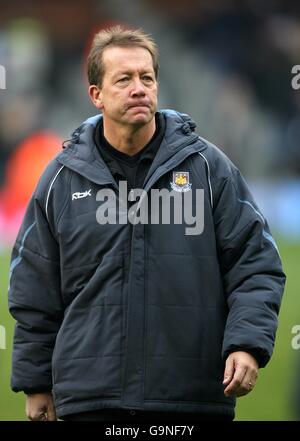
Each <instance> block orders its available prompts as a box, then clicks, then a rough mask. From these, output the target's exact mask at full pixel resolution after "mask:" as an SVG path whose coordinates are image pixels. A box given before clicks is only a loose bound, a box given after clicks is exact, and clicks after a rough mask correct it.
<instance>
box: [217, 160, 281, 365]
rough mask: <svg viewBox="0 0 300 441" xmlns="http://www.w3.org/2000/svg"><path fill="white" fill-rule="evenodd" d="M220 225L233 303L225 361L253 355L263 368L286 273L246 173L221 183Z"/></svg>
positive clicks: (226, 283) (226, 286) (225, 272)
mask: <svg viewBox="0 0 300 441" xmlns="http://www.w3.org/2000/svg"><path fill="white" fill-rule="evenodd" d="M216 186H217V188H218V189H217V192H216V193H217V194H216V200H215V207H214V222H215V231H216V239H217V247H218V255H219V261H220V267H221V272H222V276H223V286H224V291H225V295H226V300H227V305H228V317H227V322H226V328H225V333H224V339H223V354H222V355H223V358H224V359H226V358H227V356H228V355H229V353H231V352H233V351H236V350H245V351H248V352H250V353H252V354H253V355H254V356H255V358H256V359H257V361H258V363H259V366H260V367H263V366H265V365H266V363H267V362H268V360H269V359H270V357H271V355H272V352H273V347H274V341H275V334H276V329H277V317H278V313H279V308H280V304H281V298H282V294H283V289H284V284H285V275H284V273H283V270H282V265H281V260H280V256H279V252H278V249H277V246H276V244H275V241H274V239H273V237H272V236H271V233H270V230H269V227H268V224H267V222H266V220H265V219H264V217H263V215H262V214H261V213H260V211H259V209H258V207H257V206H256V204H255V202H254V200H253V197H252V195H251V193H250V191H249V189H248V187H247V184H246V182H245V180H244V179H243V177H242V176H241V174H240V172H239V171H238V170H237V169H236V168H234V169H232V170H231V173H230V174H229V175H228V176H227V177H225V178H222V179H219V180H218V181H216V182H215V187H216Z"/></svg>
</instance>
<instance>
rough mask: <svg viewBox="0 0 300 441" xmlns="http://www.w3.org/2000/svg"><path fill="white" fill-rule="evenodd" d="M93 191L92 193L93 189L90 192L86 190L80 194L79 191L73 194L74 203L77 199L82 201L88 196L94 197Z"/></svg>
mask: <svg viewBox="0 0 300 441" xmlns="http://www.w3.org/2000/svg"><path fill="white" fill-rule="evenodd" d="M91 191H92V189H91V188H90V189H89V190H86V191H84V192H83V193H80V192H79V191H77V192H76V193H73V194H72V201H74V200H75V199H81V198H86V197H87V196H92V195H91Z"/></svg>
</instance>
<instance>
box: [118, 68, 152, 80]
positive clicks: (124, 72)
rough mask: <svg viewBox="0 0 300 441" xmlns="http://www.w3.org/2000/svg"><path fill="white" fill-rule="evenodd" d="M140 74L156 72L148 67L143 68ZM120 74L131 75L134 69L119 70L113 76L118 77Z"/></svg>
mask: <svg viewBox="0 0 300 441" xmlns="http://www.w3.org/2000/svg"><path fill="white" fill-rule="evenodd" d="M140 74H142V75H145V74H147V75H154V73H153V72H152V71H151V70H148V69H145V70H142V71H141V72H140ZM120 75H128V76H130V75H132V71H131V70H119V71H117V72H116V73H115V74H114V75H113V78H116V77H118V76H120Z"/></svg>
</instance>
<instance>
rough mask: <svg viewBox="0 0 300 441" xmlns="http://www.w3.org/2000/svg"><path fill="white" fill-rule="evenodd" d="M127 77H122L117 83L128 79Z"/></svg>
mask: <svg viewBox="0 0 300 441" xmlns="http://www.w3.org/2000/svg"><path fill="white" fill-rule="evenodd" d="M128 80H129V78H128V77H122V78H120V79H119V80H118V83H124V82H125V81H128Z"/></svg>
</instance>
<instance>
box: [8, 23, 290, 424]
mask: <svg viewBox="0 0 300 441" xmlns="http://www.w3.org/2000/svg"><path fill="white" fill-rule="evenodd" d="M88 74H89V81H90V88H89V94H90V97H91V100H92V102H93V103H94V105H95V106H96V108H97V109H99V110H100V111H101V113H102V115H98V116H96V117H93V118H90V119H88V120H87V121H85V122H84V123H83V124H82V125H81V126H80V127H79V129H77V130H76V131H75V132H74V134H73V137H72V139H71V141H70V142H69V144H68V146H67V147H66V148H65V149H64V151H63V152H62V153H60V154H59V155H58V156H57V157H56V158H55V159H54V160H53V161H52V162H51V163H50V165H49V166H48V168H47V169H46V171H45V172H44V174H43V176H42V177H41V179H40V182H39V184H38V186H37V189H36V191H35V193H34V195H33V197H32V199H31V202H30V204H29V206H28V210H27V212H26V215H25V219H24V222H23V225H22V227H21V230H20V233H19V236H18V238H17V241H16V245H15V247H14V250H13V255H12V263H11V278H10V291H9V306H10V311H11V314H12V315H13V317H14V318H15V319H16V321H17V324H16V329H15V340H14V351H13V372H12V389H13V390H14V391H24V392H25V393H26V394H27V404H26V408H27V410H26V412H27V416H28V417H29V419H31V420H55V419H56V418H57V416H58V417H59V418H61V419H69V420H76V419H77V420H78V419H81V420H92V419H96V420H101V419H102V420H110V421H113V420H117V419H118V418H123V419H125V420H126V419H127V420H128V418H129V419H130V418H131V419H134V418H135V419H136V418H147V417H148V420H149V418H152V419H153V421H159V418H160V420H162V419H163V418H167V417H168V418H169V419H170V418H176V421H177V420H178V417H179V416H181V417H182V418H185V419H187V418H191V417H196V418H197V420H200V419H210V420H211V419H216V420H222V419H228V420H232V419H233V418H234V407H235V399H236V397H238V396H242V395H245V394H247V393H248V392H250V391H251V390H252V389H253V388H254V386H255V382H256V378H257V373H258V368H259V367H263V366H265V365H266V363H267V362H268V360H269V358H270V356H271V353H272V350H273V345H274V338H275V332H276V328H277V315H278V312H279V306H280V302H281V296H282V292H283V287H284V280H285V277H284V274H283V272H282V268H281V262H280V258H279V255H278V251H277V248H276V245H275V242H274V240H273V238H272V236H271V235H270V232H269V229H268V226H267V223H266V221H265V219H264V218H263V216H262V214H261V213H260V212H259V210H258V208H257V206H256V205H255V202H254V201H253V199H252V196H251V194H250V193H249V190H248V188H247V185H246V183H245V181H244V180H243V178H242V177H241V175H240V173H239V171H238V170H237V169H236V167H235V166H234V165H233V164H232V163H231V162H230V160H229V159H228V158H227V157H226V156H225V155H224V154H223V153H221V151H220V150H219V149H218V148H216V147H215V146H213V145H212V144H210V143H209V142H208V141H206V140H204V139H202V138H200V137H199V136H198V135H196V134H195V133H194V129H195V123H194V122H193V121H192V120H191V118H190V117H189V116H187V115H184V114H180V113H178V112H175V111H171V110H167V111H159V112H158V111H157V88H158V84H157V76H158V54H157V48H156V45H155V43H154V42H153V40H152V39H151V38H150V37H149V36H147V35H145V34H144V33H143V32H142V31H139V30H135V31H131V30H124V29H122V28H120V27H115V28H111V29H108V30H106V31H102V32H100V33H98V34H97V35H96V36H95V39H94V42H93V45H92V48H91V52H90V55H89V58H88ZM138 189H140V190H138ZM158 192H161V193H158ZM157 194H159V197H158V198H156V199H155V198H154V197H153V199H152V196H153V195H154V196H155V195H156V196H157ZM170 194H172V197H173V200H174V203H173V205H172V204H171V202H170V200H171V198H170ZM150 196H151V198H150ZM198 196H199V197H198ZM168 197H169V199H168ZM142 201H143V202H142ZM146 201H147V203H146ZM176 201H177V202H176ZM178 201H179V204H178ZM195 201H196V202H195ZM168 204H169V205H168ZM166 207H167V211H165V214H166V212H168V210H169V213H167V214H168V215H169V217H168V221H167V222H164V221H163V219H161V216H160V214H159V213H158V214H157V212H158V211H159V210H160V209H161V210H164V209H166ZM174 207H175V208H176V209H174V212H172V213H171V211H172V210H171V208H174ZM179 208H182V209H183V212H184V213H186V210H188V209H190V208H192V211H193V213H195V212H196V215H197V216H198V218H201V217H202V221H203V222H202V221H201V222H200V224H201V225H202V227H201V225H200V226H199V223H198V227H197V228H195V229H194V230H193V229H192V228H191V227H190V229H189V230H188V229H187V224H189V225H190V224H191V223H190V222H188V220H189V218H188V217H187V218H186V217H185V219H184V220H182V217H181V222H180V221H178V209H179ZM176 210H177V211H176ZM141 212H143V216H144V217H141V216H140V215H141ZM153 213H154V214H155V215H153ZM148 215H151V216H148ZM152 215H153V216H152ZM147 216H148V217H147ZM197 216H196V217H197ZM192 219H195V216H194V217H193V218H192ZM151 221H152V222H151ZM195 223H197V219H196V220H195Z"/></svg>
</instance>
